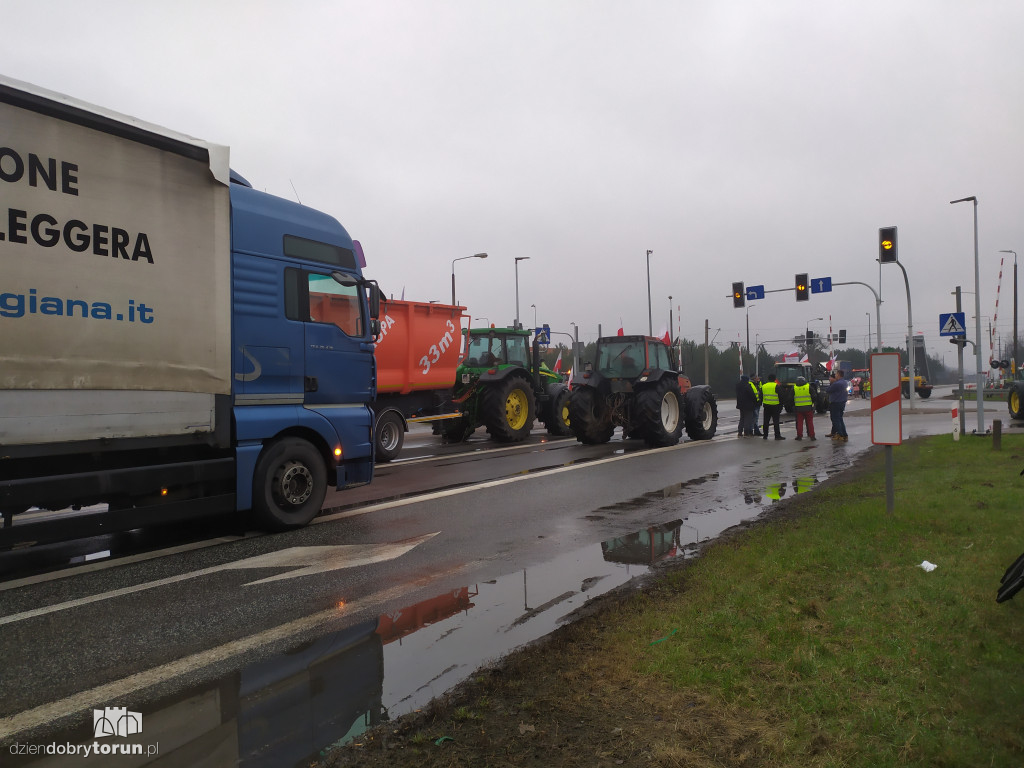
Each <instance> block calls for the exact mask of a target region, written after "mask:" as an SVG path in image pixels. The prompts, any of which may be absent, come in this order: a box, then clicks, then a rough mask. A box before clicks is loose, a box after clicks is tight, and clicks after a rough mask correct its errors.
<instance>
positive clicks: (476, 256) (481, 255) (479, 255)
mask: <svg viewBox="0 0 1024 768" xmlns="http://www.w3.org/2000/svg"><path fill="white" fill-rule="evenodd" d="M486 258H487V254H486V253H474V254H473V255H472V256H459V258H457V259H452V306H455V262H456V261H463V260H465V259H486Z"/></svg>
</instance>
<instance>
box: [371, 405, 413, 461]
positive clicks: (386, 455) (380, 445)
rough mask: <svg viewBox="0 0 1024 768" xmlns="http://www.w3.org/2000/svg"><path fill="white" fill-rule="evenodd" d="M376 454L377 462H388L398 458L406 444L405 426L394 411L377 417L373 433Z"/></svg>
mask: <svg viewBox="0 0 1024 768" xmlns="http://www.w3.org/2000/svg"><path fill="white" fill-rule="evenodd" d="M373 442H374V452H375V454H376V459H377V461H380V462H387V461H391V460H392V459H395V458H397V457H398V454H399V453H401V452H402V445H403V444H404V443H405V425H404V424H402V417H401V416H399V415H398V414H397V413H395V412H394V411H385V412H384V413H382V414H381V415H380V416H378V417H377V425H376V427H375V429H374V431H373Z"/></svg>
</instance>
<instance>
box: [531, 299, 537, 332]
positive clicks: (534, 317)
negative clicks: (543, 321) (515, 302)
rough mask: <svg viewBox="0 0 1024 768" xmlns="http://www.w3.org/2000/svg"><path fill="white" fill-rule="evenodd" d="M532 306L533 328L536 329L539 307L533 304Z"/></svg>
mask: <svg viewBox="0 0 1024 768" xmlns="http://www.w3.org/2000/svg"><path fill="white" fill-rule="evenodd" d="M530 306H531V307H533V327H534V329H536V328H537V305H536V304H531V305H530Z"/></svg>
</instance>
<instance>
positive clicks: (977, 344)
mask: <svg viewBox="0 0 1024 768" xmlns="http://www.w3.org/2000/svg"><path fill="white" fill-rule="evenodd" d="M968 202H969V203H973V204H974V317H975V325H974V359H975V363H976V365H977V371H976V373H977V379H976V381H977V387H978V392H977V397H978V429H977V431H976V433H975V434H977V435H979V436H981V435H984V434H985V369H984V368H982V367H981V280H980V278H979V269H978V198H977V197H976V196H974V195H971V196H970V197H961V198H960V199H959V200H950V201H949V204H950V205H955V204H956V203H968Z"/></svg>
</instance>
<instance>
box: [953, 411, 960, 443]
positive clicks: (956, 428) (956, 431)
mask: <svg viewBox="0 0 1024 768" xmlns="http://www.w3.org/2000/svg"><path fill="white" fill-rule="evenodd" d="M959 439H960V412H959V410H958V409H957V407H956V406H955V405H954V406H953V441H954V442H956V441H957V440H959Z"/></svg>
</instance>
